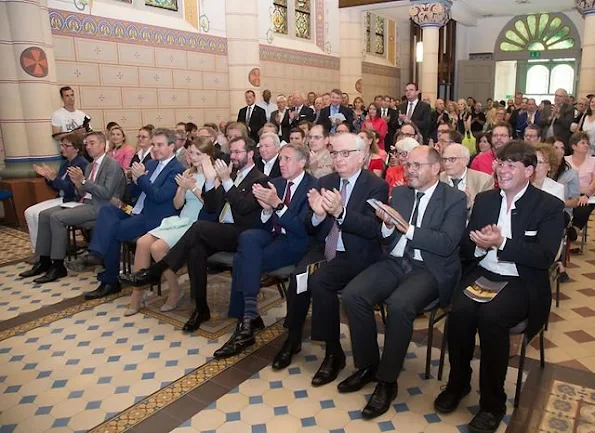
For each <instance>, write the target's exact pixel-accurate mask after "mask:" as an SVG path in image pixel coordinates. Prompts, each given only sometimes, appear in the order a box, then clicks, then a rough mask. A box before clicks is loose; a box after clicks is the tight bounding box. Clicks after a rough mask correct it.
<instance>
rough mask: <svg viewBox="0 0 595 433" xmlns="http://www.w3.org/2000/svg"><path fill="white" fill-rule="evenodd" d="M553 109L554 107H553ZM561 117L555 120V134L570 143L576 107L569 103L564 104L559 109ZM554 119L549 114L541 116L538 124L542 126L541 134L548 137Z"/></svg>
mask: <svg viewBox="0 0 595 433" xmlns="http://www.w3.org/2000/svg"><path fill="white" fill-rule="evenodd" d="M552 109H553V107H552ZM559 113H560V117H559V118H558V119H556V120H554V136H555V137H560V138H561V139H562V140H563V141H564V142H566V143H568V139H569V138H570V135H571V133H570V124H571V123H572V122H573V120H574V107H573V106H572V105H569V104H563V105H562V106H561V107H560V110H559ZM551 122H552V120H551V119H549V120H548V118H547V116H540V119H539V123H538V125H539V126H541V128H542V133H541V136H542V137H543V138H544V139H545V138H547V131H548V129H549V128H550V124H551Z"/></svg>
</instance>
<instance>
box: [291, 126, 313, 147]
mask: <svg viewBox="0 0 595 433" xmlns="http://www.w3.org/2000/svg"><path fill="white" fill-rule="evenodd" d="M312 126H314V123H312V122H310V121H309V120H302V121H301V122H300V123H299V125H298V128H299V129H301V130H302V131H303V132H304V137H303V139H304V140H305V139H306V137H308V133H309V132H310V129H312ZM289 142H290V143H291V137H290V138H289ZM304 144H305V142H304Z"/></svg>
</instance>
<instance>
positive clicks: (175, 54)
mask: <svg viewBox="0 0 595 433" xmlns="http://www.w3.org/2000/svg"><path fill="white" fill-rule="evenodd" d="M155 66H160V67H162V68H178V69H186V67H187V66H186V51H182V50H171V49H165V48H155Z"/></svg>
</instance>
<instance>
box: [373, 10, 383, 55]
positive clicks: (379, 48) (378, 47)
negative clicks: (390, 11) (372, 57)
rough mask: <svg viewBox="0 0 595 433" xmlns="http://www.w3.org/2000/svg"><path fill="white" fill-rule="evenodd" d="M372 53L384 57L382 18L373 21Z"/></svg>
mask: <svg viewBox="0 0 595 433" xmlns="http://www.w3.org/2000/svg"><path fill="white" fill-rule="evenodd" d="M374 52H375V53H376V54H380V55H384V18H383V17H376V19H375V20H374Z"/></svg>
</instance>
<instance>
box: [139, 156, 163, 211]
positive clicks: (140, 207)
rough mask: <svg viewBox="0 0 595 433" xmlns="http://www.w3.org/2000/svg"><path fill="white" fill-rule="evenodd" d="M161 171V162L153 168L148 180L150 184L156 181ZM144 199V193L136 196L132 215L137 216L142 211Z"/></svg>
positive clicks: (145, 195)
mask: <svg viewBox="0 0 595 433" xmlns="http://www.w3.org/2000/svg"><path fill="white" fill-rule="evenodd" d="M162 171H163V162H159V163H158V164H157V167H155V171H154V172H153V174H152V175H151V177H150V178H149V181H150V182H151V183H153V182H155V179H157V177H158V176H159V175H160V174H161V172H162ZM146 198H147V194H145V193H144V192H141V193H140V195H139V196H138V200H137V201H136V204H135V205H134V208H132V213H133V214H134V215H139V214H140V213H141V212H142V211H143V208H144V207H145V199H146Z"/></svg>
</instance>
